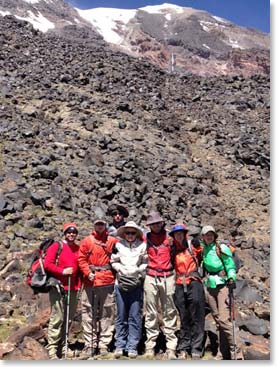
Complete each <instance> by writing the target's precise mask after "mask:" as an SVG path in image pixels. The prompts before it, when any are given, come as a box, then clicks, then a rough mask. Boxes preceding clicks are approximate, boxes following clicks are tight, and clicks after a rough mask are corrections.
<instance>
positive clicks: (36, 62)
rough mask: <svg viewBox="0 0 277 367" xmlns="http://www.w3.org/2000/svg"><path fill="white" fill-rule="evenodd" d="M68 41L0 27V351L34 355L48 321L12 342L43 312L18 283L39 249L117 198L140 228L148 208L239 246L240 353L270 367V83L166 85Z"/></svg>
mask: <svg viewBox="0 0 277 367" xmlns="http://www.w3.org/2000/svg"><path fill="white" fill-rule="evenodd" d="M73 38H74V37H72V35H70V32H69V31H68V33H67V35H66V36H64V37H62V36H60V37H58V36H55V35H51V34H42V33H40V32H38V31H35V30H34V29H33V28H32V27H31V26H30V25H28V24H27V23H26V22H20V21H17V20H15V18H12V17H4V18H2V19H1V22H0V134H1V141H0V151H1V156H0V185H1V186H0V230H1V239H0V276H1V278H0V289H1V295H0V316H1V320H2V321H1V323H2V325H0V341H1V342H2V343H3V342H7V341H8V342H9V343H8V344H7V343H6V344H2V345H1V347H0V352H1V350H4V352H5V353H6V352H7V351H8V350H9V348H10V350H13V348H14V347H13V346H14V345H16V346H17V347H18V345H21V347H22V344H20V343H23V344H24V343H25V344H24V346H25V349H26V348H27V347H26V345H28V348H29V349H28V348H27V349H28V350H32V348H33V349H34V350H36V346H34V344H32V343H35V340H34V339H31V341H30V340H29V339H28V338H27V340H26V336H25V335H28V336H29V337H30V336H31V337H34V335H36V336H35V337H34V338H35V339H36V340H39V341H40V343H41V344H42V345H43V340H44V339H43V338H44V336H45V334H44V329H45V324H46V322H47V317H44V318H43V317H41V318H40V324H39V325H37V324H35V325H36V327H37V329H36V330H39V332H38V334H35V333H33V334H32V333H31V332H30V331H29V333H28V332H26V333H25V334H24V333H22V334H21V336H20V337H18V336H17V337H16V336H14V334H13V333H14V332H15V330H17V332H19V331H20V330H21V329H22V328H24V327H25V326H26V325H31V326H32V325H34V324H33V323H34V320H35V317H37V316H38V315H37V312H38V311H37V310H39V312H43V311H41V308H43V307H38V306H37V302H41V300H38V299H37V298H33V299H32V298H31V291H30V290H29V289H27V286H25V285H24V282H25V275H26V269H27V267H28V259H29V257H30V253H31V251H32V250H33V249H34V248H35V246H37V245H38V243H39V241H40V240H41V239H42V238H44V237H45V236H47V235H54V236H60V233H61V227H62V224H63V223H64V222H65V221H69V220H74V221H76V222H77V223H78V225H79V227H80V235H79V238H82V236H84V235H86V234H87V233H88V232H89V231H90V230H91V226H92V220H93V218H94V216H95V215H96V214H97V213H100V212H105V211H106V209H107V206H108V205H109V204H110V203H111V202H121V203H123V204H125V205H127V206H128V208H129V209H130V214H131V215H130V219H134V220H136V221H138V222H139V223H140V224H141V225H143V226H144V225H145V218H146V215H147V213H148V212H149V211H150V210H151V209H158V210H159V211H161V212H162V214H163V216H164V218H166V221H167V224H168V228H169V227H170V225H172V224H173V223H174V222H175V221H176V220H183V221H184V222H186V223H187V224H188V226H190V227H192V226H197V227H199V226H202V225H204V224H207V223H210V224H213V225H215V227H216V228H217V229H218V230H219V232H220V236H221V237H223V238H225V239H231V238H233V239H234V240H235V241H236V244H237V246H238V251H239V253H240V256H241V258H242V260H243V262H244V266H243V267H242V269H241V270H240V279H241V281H240V286H239V287H238V300H239V302H238V310H237V313H238V315H237V318H238V325H239V326H240V328H241V333H242V338H243V340H244V342H245V357H246V358H247V359H268V358H269V336H270V327H269V317H270V279H269V274H270V224H269V223H270V219H269V215H270V214H269V210H270V172H269V169H270V135H269V134H270V121H269V114H270V95H269V88H270V84H269V76H268V77H264V76H259V75H257V76H252V77H251V78H249V79H246V78H244V77H242V76H232V77H231V76H230V77H213V78H201V77H196V76H178V75H170V74H168V73H166V72H164V71H162V70H159V69H157V68H155V67H154V66H153V65H151V64H148V63H145V62H142V61H140V60H138V59H133V58H131V57H129V56H127V55H124V54H122V53H116V52H114V51H112V50H111V49H109V48H108V46H106V45H105V44H104V43H103V42H102V41H101V40H97V39H95V44H94V45H92V44H91V43H90V45H88V44H86V38H85V36H84V38H83V41H82V35H80V34H79V35H78V42H77V41H76V39H75V41H74V40H73ZM34 305H35V306H34ZM41 306H42V304H41ZM26 320H27V324H26ZM42 320H44V321H42ZM31 326H30V327H31ZM33 329H34V327H33ZM22 335H23V336H25V339H23V336H22ZM8 338H10V339H8ZM41 344H40V345H41ZM27 349H26V350H27ZM23 350H24V348H23ZM4 352H1V354H3V353H4ZM5 353H4V354H5ZM13 353H15V352H13ZM17 353H18V352H17ZM22 353H23V352H22ZM41 353H42V354H43V350H42V352H41ZM12 355H13V354H12ZM30 355H31V357H30ZM28 356H29V357H30V358H29V357H28ZM9 358H10V359H32V358H33V355H32V353H31V354H30V353H29V354H28V353H27V354H25V355H24V353H23V354H19V355H18V354H16V355H15V354H14V355H13V357H9ZM37 359H39V358H37ZM41 359H43V358H41Z"/></svg>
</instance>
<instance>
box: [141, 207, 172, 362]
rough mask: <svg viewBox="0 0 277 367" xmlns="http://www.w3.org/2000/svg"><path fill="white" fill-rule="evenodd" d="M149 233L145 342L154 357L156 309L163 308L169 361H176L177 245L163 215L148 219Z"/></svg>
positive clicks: (153, 213)
mask: <svg viewBox="0 0 277 367" xmlns="http://www.w3.org/2000/svg"><path fill="white" fill-rule="evenodd" d="M146 224H147V226H149V229H150V232H148V233H147V234H146V241H147V254H148V266H147V272H146V277H145V282H144V292H145V308H146V315H145V328H146V335H147V340H146V343H145V346H146V353H145V355H146V356H147V357H154V348H155V345H156V341H157V338H158V335H159V332H160V330H159V323H158V318H157V310H158V308H159V303H160V305H161V311H162V318H163V323H164V334H165V338H166V347H167V358H168V359H176V355H175V350H176V346H177V338H176V335H175V331H176V327H177V311H176V308H175V305H174V300H173V295H174V291H175V273H174V265H173V263H172V261H173V253H174V246H173V241H172V239H171V238H170V237H169V236H168V234H167V231H166V230H165V221H164V219H163V218H162V217H161V215H160V213H158V212H156V211H153V212H150V214H149V215H148V217H147V222H146Z"/></svg>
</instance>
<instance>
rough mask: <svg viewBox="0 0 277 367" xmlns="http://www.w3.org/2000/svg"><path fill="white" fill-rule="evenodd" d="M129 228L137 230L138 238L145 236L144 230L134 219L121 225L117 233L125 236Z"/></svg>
mask: <svg viewBox="0 0 277 367" xmlns="http://www.w3.org/2000/svg"><path fill="white" fill-rule="evenodd" d="M127 229H135V230H136V232H137V238H141V237H142V236H143V232H142V230H141V229H140V227H139V226H138V225H137V224H136V223H135V222H133V221H130V222H127V223H126V224H125V225H124V226H122V227H119V228H118V230H117V232H116V234H117V236H119V237H123V236H124V234H125V232H126V230H127Z"/></svg>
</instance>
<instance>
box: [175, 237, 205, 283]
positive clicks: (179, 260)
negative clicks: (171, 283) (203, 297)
mask: <svg viewBox="0 0 277 367" xmlns="http://www.w3.org/2000/svg"><path fill="white" fill-rule="evenodd" d="M174 243H175V245H176V247H177V252H176V256H175V264H174V265H175V271H176V284H183V283H184V282H185V283H187V284H189V283H190V282H191V281H192V280H198V281H200V282H201V278H200V276H197V273H196V272H197V269H198V266H199V265H200V262H201V258H202V247H201V246H199V247H194V246H193V245H192V244H190V249H191V252H192V254H193V256H192V255H191V254H190V252H189V250H188V248H187V247H185V246H183V245H181V244H180V243H179V242H177V241H175V240H174Z"/></svg>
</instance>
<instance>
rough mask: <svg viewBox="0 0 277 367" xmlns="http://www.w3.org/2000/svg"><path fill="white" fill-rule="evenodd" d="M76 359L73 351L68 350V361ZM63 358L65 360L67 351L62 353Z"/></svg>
mask: <svg viewBox="0 0 277 367" xmlns="http://www.w3.org/2000/svg"><path fill="white" fill-rule="evenodd" d="M74 357H75V353H74V351H73V350H71V349H67V354H66V359H71V358H74ZM62 358H63V359H65V350H63V351H62Z"/></svg>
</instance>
